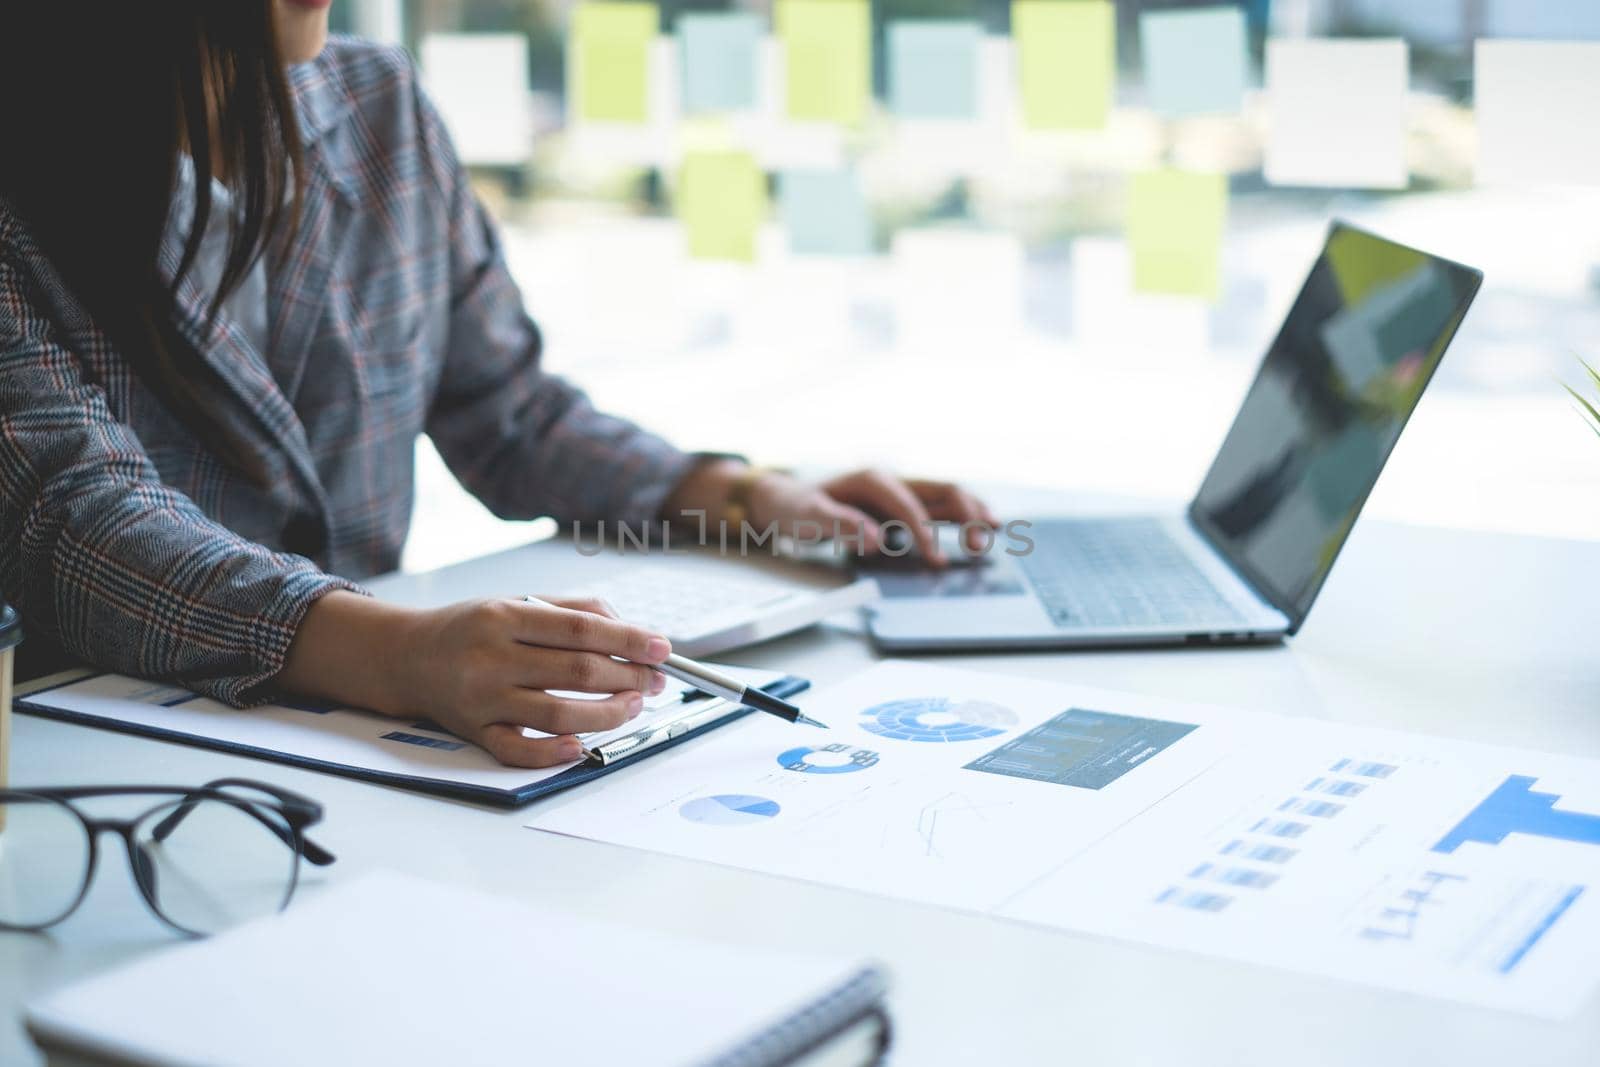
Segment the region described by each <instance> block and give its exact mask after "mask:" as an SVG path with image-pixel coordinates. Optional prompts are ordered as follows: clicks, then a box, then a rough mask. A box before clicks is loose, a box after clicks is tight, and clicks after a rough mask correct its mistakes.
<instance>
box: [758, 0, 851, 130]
mask: <svg viewBox="0 0 1600 1067" xmlns="http://www.w3.org/2000/svg"><path fill="white" fill-rule="evenodd" d="M776 16H777V26H778V37H779V40H780V41H781V43H782V45H783V62H784V92H785V98H786V100H787V111H788V115H789V117H790V118H792V119H801V120H809V121H819V122H839V123H844V124H846V125H853V124H855V123H857V122H859V121H860V120H861V117H862V116H863V115H864V114H866V110H867V98H868V95H869V94H870V92H871V88H872V19H871V15H870V11H869V8H868V5H867V0H777V4H776Z"/></svg>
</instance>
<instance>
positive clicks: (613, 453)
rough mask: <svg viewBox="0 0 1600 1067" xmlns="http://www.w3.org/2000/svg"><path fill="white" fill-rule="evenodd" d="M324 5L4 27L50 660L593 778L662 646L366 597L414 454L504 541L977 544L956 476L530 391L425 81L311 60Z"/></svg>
mask: <svg viewBox="0 0 1600 1067" xmlns="http://www.w3.org/2000/svg"><path fill="white" fill-rule="evenodd" d="M330 2H331V0H229V2H228V3H217V2H216V0H163V2H162V3H159V4H130V3H123V4H91V3H86V2H82V0H49V2H47V3H32V4H25V5H14V6H13V8H12V9H11V10H9V11H8V13H7V14H6V16H5V23H6V32H5V33H4V34H3V38H4V42H3V43H0V109H3V117H0V145H3V146H4V151H3V153H0V539H3V544H0V593H3V594H4V596H5V598H6V599H8V600H10V601H11V602H12V603H13V604H15V605H16V606H17V607H18V609H19V610H20V611H21V612H22V613H23V616H24V619H25V621H26V625H27V626H28V632H29V643H28V647H29V648H30V649H31V650H32V651H33V656H34V660H35V666H36V669H37V667H38V666H39V664H38V662H37V661H38V650H39V649H40V647H41V646H47V647H50V648H53V649H54V650H55V651H56V653H57V655H58V656H60V657H63V658H72V659H77V660H82V661H88V662H91V663H94V664H97V665H98V666H100V667H103V668H106V669H111V670H118V671H124V672H128V673H134V674H141V675H147V676H153V677H160V678H171V679H176V680H179V681H181V682H183V683H184V684H186V685H189V686H191V687H193V688H196V689H198V690H200V691H202V692H205V693H208V694H211V695H213V696H216V697H218V698H220V699H223V700H227V701H229V702H231V703H234V704H238V705H243V704H246V703H249V702H252V701H260V700H263V699H266V698H267V697H268V696H270V695H271V694H272V693H274V692H279V691H282V692H287V693H294V694H300V695H303V696H306V697H311V698H315V699H324V700H331V701H337V702H340V703H346V704H353V705H357V706H363V707H368V708H372V709H374V710H376V711H379V712H382V713H386V714H390V715H395V716H404V717H422V716H426V717H430V718H433V719H435V720H437V721H439V722H441V723H443V724H445V725H447V726H449V727H450V728H451V729H452V730H454V731H455V732H456V733H458V734H460V735H461V736H463V737H467V738H470V739H472V740H474V741H476V742H478V743H479V744H481V745H483V746H484V747H485V748H486V749H488V750H489V751H490V752H491V753H493V754H494V756H495V757H496V758H498V759H499V760H501V761H502V762H504V763H507V764H514V765H518V766H527V767H537V766H547V765H550V764H554V763H559V762H562V761H566V760H570V759H574V758H576V757H577V755H578V752H579V750H578V743H577V739H576V738H575V737H574V736H572V735H574V734H576V733H580V732H584V731H587V730H596V729H605V728H609V727H612V726H615V725H618V724H620V723H621V722H623V721H625V720H626V719H628V718H629V717H631V716H632V715H634V714H636V713H637V712H638V710H639V709H640V707H641V704H642V694H644V693H649V692H653V691H657V690H658V688H659V686H660V685H661V684H662V680H661V677H660V675H659V674H657V673H656V672H654V671H651V670H649V669H648V666H638V665H636V664H645V665H648V664H652V663H658V662H660V660H661V659H662V658H663V657H664V656H665V655H666V654H667V652H668V645H667V642H666V641H665V640H664V639H663V638H661V637H660V636H659V635H655V634H651V633H648V632H645V631H644V630H641V629H639V628H638V627H634V626H629V625H626V624H624V623H623V622H620V621H618V620H616V619H615V618H612V617H608V615H607V613H606V611H605V609H604V608H603V607H602V606H600V605H597V604H593V603H574V602H566V603H560V604H553V605H549V606H545V605H536V604H528V603H521V602H518V601H516V600H510V599H507V600H489V601H477V602H471V603H462V604H456V605H453V606H451V607H446V608H441V609H437V610H426V611H424V610H416V609H408V608H401V607H396V606H393V605H389V604H383V603H380V602H378V601H376V600H373V599H371V598H369V597H367V596H364V595H362V594H361V592H360V590H359V589H358V588H357V587H356V586H355V585H354V584H353V582H352V579H357V580H358V579H361V578H364V577H366V576H369V575H372V574H376V573H380V572H383V571H387V570H392V569H393V568H394V567H395V566H396V565H397V563H398V560H399V553H400V548H401V544H402V542H403V541H404V538H405V533H406V527H407V523H408V521H409V515H410V511H411V499H412V498H411V493H412V474H413V472H412V455H413V451H412V449H413V445H414V443H415V440H416V436H417V435H418V434H419V433H427V434H428V435H430V437H431V438H432V439H433V441H434V443H435V444H436V445H437V446H438V448H439V451H440V453H441V454H442V455H443V456H444V458H445V460H446V462H447V463H448V464H449V465H450V467H451V469H452V471H453V472H454V473H455V475H456V476H457V477H458V478H459V479H460V480H461V481H462V482H463V483H464V484H465V485H466V486H467V487H468V488H469V489H471V490H472V492H473V493H475V494H476V495H477V496H478V497H479V499H481V500H483V501H484V503H485V504H487V505H488V506H489V507H490V508H492V509H493V510H494V511H495V512H497V513H498V514H500V515H502V516H505V517H509V518H531V517H534V516H538V515H547V514H548V515H554V516H556V517H558V518H560V519H562V520H567V521H579V520H582V521H590V520H597V519H613V520H620V521H629V522H633V523H638V522H641V521H646V520H656V519H666V520H672V519H673V518H674V517H677V516H680V515H682V513H685V512H692V511H702V512H704V513H705V514H707V515H709V516H711V517H712V519H713V521H714V520H715V518H716V517H717V516H719V515H722V514H726V513H727V511H728V510H729V509H730V508H731V507H735V506H736V507H737V508H738V509H740V510H741V512H742V513H744V514H747V515H748V517H749V519H750V521H751V522H752V523H754V524H755V525H756V526H757V527H759V528H765V527H766V526H767V525H768V524H770V523H774V522H776V523H780V524H793V523H795V522H796V521H799V520H807V521H817V522H821V523H822V524H823V525H824V527H832V526H833V524H834V523H835V522H836V521H838V522H841V523H843V524H844V525H845V526H846V527H848V528H850V529H851V530H852V531H854V532H856V533H857V534H858V536H860V537H861V538H862V539H863V540H865V542H866V543H867V544H868V545H869V546H871V545H872V544H874V543H875V542H876V540H877V538H878V526H877V523H876V522H875V521H874V519H873V518H872V517H869V516H876V517H877V519H882V520H886V519H889V518H897V519H900V520H903V521H906V522H909V523H911V524H912V525H913V527H914V529H915V530H916V531H917V533H918V536H919V539H920V540H921V547H922V549H923V551H924V552H926V553H928V554H929V555H930V556H933V555H936V551H935V547H934V545H933V544H932V543H931V542H930V540H929V538H928V536H927V534H926V527H925V525H924V520H926V519H928V518H929V517H932V518H934V519H945V520H953V521H958V522H974V521H976V522H992V521H993V516H991V515H990V514H989V513H988V512H987V511H986V510H985V509H984V508H983V506H982V505H981V504H980V503H978V502H977V501H976V500H974V499H973V498H972V497H971V496H969V495H967V494H965V493H963V492H961V491H960V490H958V489H956V488H955V487H953V486H949V485H945V484H941V483H930V482H903V481H900V480H898V479H895V478H892V477H888V476H885V475H881V474H876V473H857V474H852V475H847V476H843V477H840V478H836V479H834V480H832V481H828V482H823V483H821V484H815V485H813V484H807V483H804V482H801V481H797V480H795V479H793V478H790V477H786V476H784V475H781V474H775V473H758V472H755V471H753V470H751V469H750V468H749V467H747V466H746V465H745V464H744V463H743V461H740V460H736V459H730V458H727V457H718V456H707V455H686V454H684V453H682V452H679V451H678V450H676V449H674V448H673V447H672V446H671V445H669V444H667V443H666V442H665V441H662V440H660V439H659V438H656V437H654V436H651V435H650V434H648V433H646V432H644V431H642V430H640V429H639V428H638V427H636V426H633V425H631V424H629V423H626V422H623V421H621V420H619V419H615V418H612V417H609V416H607V415H604V414H601V413H599V412H597V411H595V410H594V409H593V408H592V407H591V406H590V405H589V403H588V401H587V400H586V399H585V397H584V395H583V394H582V393H581V392H580V391H578V390H577V389H575V388H574V387H572V386H571V385H569V384H567V383H566V382H564V381H562V380H560V379H558V378H555V377H552V376H550V375H547V374H544V373H542V372H541V371H540V367H539V355H540V340H539V334H538V331H537V329H536V328H535V326H534V325H533V323H532V322H531V321H530V320H529V319H528V317H527V316H526V314H525V313H524V312H523V310H522V303H521V297H520V294H519V293H518V292H517V290H516V288H515V286H514V284H513V283H512V280H511V277H510V275H509V274H508V272H507V270H506V266H505V263H504V261H503V259H502V257H501V254H500V249H499V246H498V243H497V239H496V235H495V232H494V229H493V226H492V225H491V224H490V222H489V221H488V219H487V218H486V216H485V215H484V213H483V211H482V209H481V208H480V207H479V205H478V204H477V203H476V202H475V201H474V199H473V196H472V193H471V191H470V189H469V186H468V183H467V180H466V176H465V174H464V173H463V171H462V168H461V166H460V164H459V163H458V161H457V160H456V158H455V156H454V154H453V152H452V149H451V146H450V143H449V139H448V137H447V136H446V134H445V132H444V129H443V127H442V126H441V124H440V122H439V119H438V116H437V115H436V114H435V112H434V111H433V109H432V107H431V106H430V105H429V103H428V101H427V100H426V98H425V97H424V96H423V95H422V93H421V91H420V90H419V88H418V86H417V80H416V76H415V74H414V72H413V70H412V69H411V67H410V65H409V64H408V63H407V61H406V60H405V58H404V56H403V54H402V53H400V52H398V51H394V50H388V49H381V48H376V47H373V46H370V45H366V44H361V43H357V42H349V41H341V42H336V43H334V44H332V45H327V8H328V4H329V3H330ZM325 45H327V47H325ZM791 528H792V525H791ZM507 592H508V593H520V592H522V590H508V591H507ZM614 656H615V657H623V658H626V659H628V660H630V661H633V662H632V663H620V662H617V661H616V660H615V659H613V658H612V657H614ZM549 690H578V691H585V692H592V693H609V694H614V695H612V696H609V697H607V698H606V699H602V700H575V699H564V698H562V697H558V696H555V695H552V694H551V693H550V692H549ZM523 727H532V728H534V729H536V730H539V731H543V732H545V733H547V734H550V735H553V736H550V737H539V738H533V737H529V736H526V735H525V734H524V733H523V730H522V728H523Z"/></svg>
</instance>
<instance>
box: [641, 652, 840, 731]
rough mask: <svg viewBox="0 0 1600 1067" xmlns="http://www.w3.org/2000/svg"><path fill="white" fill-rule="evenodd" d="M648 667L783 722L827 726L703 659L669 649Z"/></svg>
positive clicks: (824, 727)
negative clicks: (693, 658) (690, 657)
mask: <svg viewBox="0 0 1600 1067" xmlns="http://www.w3.org/2000/svg"><path fill="white" fill-rule="evenodd" d="M646 666H648V667H649V668H650V669H651V670H656V671H660V672H661V673H662V674H665V675H667V676H669V677H672V678H676V679H678V681H680V682H687V683H688V684H689V685H692V686H694V687H695V688H696V689H699V690H702V691H704V692H707V693H710V694H711V695H712V696H714V697H721V698H722V699H723V700H731V701H733V702H734V703H735V704H743V705H744V706H745V707H747V708H755V709H756V710H757V711H764V712H766V713H767V714H768V715H776V716H777V717H778V718H780V719H782V720H784V721H785V722H792V723H796V724H798V723H805V724H806V725H807V726H820V727H822V728H823V729H824V730H826V729H827V728H828V727H827V725H826V724H825V723H820V722H818V721H817V720H816V719H813V718H811V717H810V716H809V715H806V714H805V713H803V712H802V711H801V710H800V709H799V708H797V707H795V706H794V705H793V704H791V703H789V702H788V701H787V700H779V699H778V698H777V697H775V696H773V695H772V694H771V693H768V692H767V691H766V690H764V689H761V688H759V687H757V686H753V685H745V684H744V683H743V682H741V681H739V679H737V678H734V677H732V676H731V675H726V674H723V673H722V672H721V671H718V670H713V669H712V668H710V667H707V666H706V665H705V664H704V663H696V662H695V661H694V660H692V659H686V658H684V657H683V656H680V655H678V654H677V653H673V654H672V655H670V656H668V657H667V658H666V660H665V661H663V662H661V663H650V664H646Z"/></svg>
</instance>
